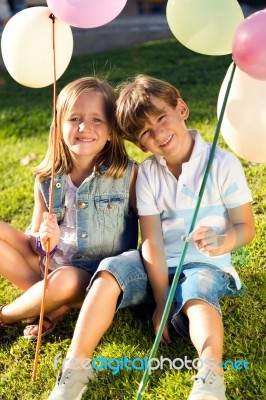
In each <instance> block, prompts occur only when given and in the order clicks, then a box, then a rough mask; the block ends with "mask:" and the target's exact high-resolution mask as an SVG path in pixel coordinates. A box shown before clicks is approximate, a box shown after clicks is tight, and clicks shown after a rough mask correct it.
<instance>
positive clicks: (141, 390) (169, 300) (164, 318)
mask: <svg viewBox="0 0 266 400" xmlns="http://www.w3.org/2000/svg"><path fill="white" fill-rule="evenodd" d="M235 67H236V65H235V63H234V65H233V69H232V72H231V76H230V79H229V82H228V85H227V90H226V93H225V97H224V101H223V105H222V108H221V112H220V115H219V119H218V123H217V127H216V130H215V134H214V139H213V143H212V147H211V151H210V156H209V160H208V163H207V166H206V170H205V173H204V176H203V180H202V184H201V187H200V191H199V195H198V200H197V203H196V207H195V210H194V214H193V217H192V222H191V225H190V229H189V234H190V233H191V232H192V231H193V229H194V227H195V223H196V219H197V215H198V212H199V208H200V204H201V200H202V196H203V193H204V190H205V186H206V183H207V179H208V175H209V172H210V168H211V165H212V162H213V158H214V154H215V149H216V144H217V141H218V137H219V133H220V128H221V124H222V119H223V116H224V112H225V107H226V103H227V100H228V96H229V92H230V88H231V85H232V81H233V76H234V72H235ZM188 244H189V243H188V242H184V245H183V249H182V253H181V257H180V261H179V265H178V267H177V268H176V271H175V275H174V278H173V282H172V285H171V288H170V292H169V295H168V298H167V301H166V305H165V309H164V312H163V316H162V320H161V323H160V326H159V330H158V332H157V335H156V337H155V340H154V343H153V346H152V349H151V352H150V356H149V360H148V363H147V368H146V369H145V371H144V374H143V377H142V380H141V382H140V384H139V388H138V392H137V396H136V400H141V399H142V397H143V394H144V390H145V387H146V385H147V381H148V378H149V363H150V360H151V359H152V358H154V357H155V355H156V352H157V349H158V346H159V344H160V340H161V337H162V334H163V330H164V328H165V324H166V321H167V319H168V316H169V312H170V308H171V305H172V302H173V298H174V294H175V290H176V287H177V284H178V280H179V276H180V273H181V269H182V265H183V262H184V259H185V255H186V251H187V247H188Z"/></svg>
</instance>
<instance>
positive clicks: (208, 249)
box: [191, 203, 255, 256]
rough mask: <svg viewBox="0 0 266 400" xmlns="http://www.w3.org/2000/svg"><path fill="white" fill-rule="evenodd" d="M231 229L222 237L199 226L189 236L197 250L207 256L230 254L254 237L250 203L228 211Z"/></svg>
mask: <svg viewBox="0 0 266 400" xmlns="http://www.w3.org/2000/svg"><path fill="white" fill-rule="evenodd" d="M228 214H229V218H230V222H231V224H232V225H231V228H230V229H229V230H228V231H227V232H225V233H224V234H222V235H218V234H217V233H215V232H214V231H213V230H212V229H211V228H210V227H206V226H200V227H199V228H197V229H195V230H194V232H193V234H192V235H191V241H193V242H194V243H195V244H196V246H197V247H198V249H199V250H200V251H201V252H202V253H204V254H206V255H208V256H220V255H222V254H225V253H230V252H232V251H234V250H236V249H238V248H240V247H243V246H245V245H246V244H248V243H250V242H251V241H252V239H253V238H254V236H255V224H254V217H253V213H252V207H251V203H246V204H243V205H241V206H239V207H235V208H230V209H228Z"/></svg>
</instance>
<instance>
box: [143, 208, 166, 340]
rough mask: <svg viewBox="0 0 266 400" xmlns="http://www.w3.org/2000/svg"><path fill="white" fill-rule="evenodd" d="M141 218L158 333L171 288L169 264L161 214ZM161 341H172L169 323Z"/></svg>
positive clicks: (146, 263)
mask: <svg viewBox="0 0 266 400" xmlns="http://www.w3.org/2000/svg"><path fill="white" fill-rule="evenodd" d="M139 220H140V230H141V237H142V256H143V260H144V264H145V268H146V272H147V275H148V278H149V281H150V284H151V286H152V290H153V294H154V298H155V302H156V309H155V312H154V315H153V325H154V330H155V334H157V331H158V329H159V325H160V322H161V318H162V315H163V311H164V308H165V304H166V300H167V295H168V288H169V279H168V266H167V264H166V259H165V254H164V246H163V237H162V226H161V220H160V216H159V215H148V216H140V217H139ZM161 341H162V342H163V343H170V341H171V339H170V336H169V332H168V324H167V326H166V327H165V329H164V332H163V336H162V339H161Z"/></svg>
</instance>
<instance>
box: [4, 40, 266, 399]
mask: <svg viewBox="0 0 266 400" xmlns="http://www.w3.org/2000/svg"><path fill="white" fill-rule="evenodd" d="M230 63H231V59H230V56H223V57H209V56H202V55H198V54H196V53H193V52H190V51H189V50H187V49H186V48H184V47H183V46H181V45H179V44H178V42H177V41H176V40H174V39H173V40H162V41H159V42H149V43H146V44H144V45H141V46H135V47H132V48H130V49H123V50H113V51H109V52H103V53H99V54H94V55H88V56H82V57H73V58H72V61H71V64H70V66H69V68H68V69H67V71H66V72H65V74H64V75H63V77H62V78H61V79H60V80H59V81H58V90H60V89H61V88H62V87H63V86H64V85H65V84H66V83H67V82H69V81H71V80H73V79H75V78H77V77H80V76H84V75H100V76H102V77H106V78H108V80H109V82H110V83H112V84H114V85H116V84H117V83H119V82H120V81H122V80H124V79H126V78H128V77H131V76H134V75H136V74H137V73H146V74H150V75H153V76H155V77H158V78H162V79H166V80H169V81H170V82H171V83H173V84H174V85H176V86H177V87H178V88H179V89H180V91H181V94H182V95H183V97H184V99H185V100H186V101H187V103H188V105H189V107H190V110H191V114H190V121H189V126H190V127H192V126H193V127H197V128H198V129H199V130H200V132H201V133H202V135H203V136H204V138H205V139H206V140H210V141H211V140H212V137H213V134H214V131H215V127H216V123H217V119H216V102H217V98H218V94H219V89H220V86H221V83H222V81H223V78H224V76H225V73H226V71H227V68H228V67H229V65H230ZM4 76H5V78H6V80H7V85H6V86H4V87H2V88H1V89H0V146H1V158H0V171H1V180H0V219H2V220H4V221H6V222H8V223H11V224H12V225H13V226H14V227H16V228H18V229H21V230H24V229H25V228H26V227H27V225H28V224H29V223H30V220H31V212H32V208H33V190H32V187H33V176H32V173H31V167H32V166H34V165H36V164H37V163H38V162H39V161H40V160H41V159H42V157H43V155H44V152H45V149H46V145H47V137H48V128H49V123H50V120H51V115H52V108H53V105H52V87H48V88H43V89H29V88H25V87H22V86H20V85H19V84H17V83H16V82H15V81H13V80H12V78H11V77H9V76H8V74H4ZM247 101H248V100H247ZM240 117H241V116H240ZM254 123H255V121H254ZM219 144H220V146H222V147H224V148H226V145H225V143H224V142H223V139H222V137H220V140H219ZM127 148H128V151H129V153H130V155H131V156H132V157H133V158H135V159H137V160H138V161H141V160H143V158H144V156H145V155H144V154H143V153H141V152H140V151H139V150H138V149H137V148H136V147H134V146H132V145H131V144H127ZM32 152H33V153H35V155H36V160H34V161H33V162H32V163H30V164H29V165H27V166H23V165H21V164H20V160H21V159H22V158H24V157H26V156H27V155H29V154H30V153H32ZM241 161H242V163H243V166H244V168H245V172H246V176H247V179H248V182H249V185H250V188H251V190H252V194H253V198H254V213H255V219H256V228H257V230H256V238H255V240H254V241H253V243H252V244H251V245H250V246H248V248H247V249H244V250H243V249H242V250H240V251H238V252H236V254H234V262H235V264H236V265H237V268H238V271H239V273H240V276H241V278H242V280H243V281H244V283H245V285H246V286H247V290H248V291H247V295H246V296H245V297H243V298H239V299H227V300H224V301H222V310H223V315H224V325H225V345H224V360H226V359H232V360H236V359H246V360H247V361H248V362H250V370H242V371H238V370H232V369H230V368H229V370H228V371H227V372H226V374H225V380H226V385H227V392H228V397H227V398H228V400H263V399H265V398H266V390H265V376H266V371H265V365H266V364H265V319H266V318H265V289H266V287H265V264H266V260H265V254H266V246H265V236H266V228H265V227H266V224H265V220H266V217H265V208H266V200H265V199H266V184H265V181H264V179H265V178H264V177H265V172H266V167H265V165H264V164H253V163H248V162H246V161H244V160H241ZM18 267H19V266H18ZM19 293H20V291H19V290H18V289H16V288H15V287H13V286H12V285H11V284H9V283H7V282H6V281H4V280H0V304H2V303H6V302H10V301H12V300H13V299H14V298H16V297H17V296H18V294H19ZM151 314H152V310H151V309H149V308H147V309H146V308H144V307H134V308H130V309H126V310H122V311H119V312H118V313H117V314H116V316H115V319H114V323H113V325H112V327H111V328H110V329H109V331H108V332H107V333H106V335H105V336H104V338H103V339H102V340H101V342H100V344H99V346H98V347H97V349H96V353H95V357H100V356H105V357H106V358H110V357H116V358H120V357H123V356H124V355H126V356H127V357H128V358H132V359H133V358H135V357H144V356H146V355H148V354H149V352H150V349H151V346H152V344H153V340H154V334H153V329H152V324H151ZM76 318H77V312H74V311H73V312H72V313H71V314H70V316H69V317H66V318H65V320H64V321H61V322H60V323H59V324H58V325H57V326H56V329H55V330H54V332H53V333H52V334H50V335H49V336H48V337H47V338H44V339H43V341H42V346H41V354H40V359H39V366H38V374H37V380H36V382H32V381H31V374H32V369H33V361H34V353H35V343H34V342H31V341H27V340H25V339H23V338H22V337H21V333H22V330H23V326H22V325H21V324H17V325H14V326H12V327H9V328H7V329H3V328H0V329H1V338H0V372H1V374H0V400H40V399H46V398H47V395H48V393H49V392H50V390H51V388H52V387H53V385H54V381H55V376H56V373H57V371H55V370H54V367H53V359H54V356H55V355H56V354H57V353H62V354H63V355H65V353H66V350H67V348H68V346H69V344H70V340H71V337H72V333H73V330H74V326H75V321H76ZM161 355H163V356H164V357H169V358H171V359H174V358H184V357H185V355H186V356H187V357H188V358H190V359H193V358H196V357H197V355H196V352H195V350H194V348H193V346H192V345H191V344H190V343H189V342H186V341H184V340H183V339H181V338H178V337H174V340H173V343H172V344H171V345H170V346H167V347H166V346H163V345H160V346H159V349H158V352H157V356H158V357H159V356H161ZM192 375H193V371H188V370H185V369H182V370H181V371H172V372H171V371H170V370H168V369H167V368H165V369H164V370H162V371H155V372H154V373H153V374H152V375H151V376H150V379H149V384H148V386H147V388H146V391H145V395H144V399H150V400H153V399H159V400H166V399H167V400H168V399H175V400H176V399H178V400H183V399H186V398H187V395H188V393H189V390H190V387H191V380H190V379H191V376H192ZM98 376H99V378H98V380H97V381H94V382H92V383H91V384H90V387H89V390H88V392H87V394H86V395H85V396H84V399H95V400H96V399H97V400H99V399H100V400H106V399H107V400H109V399H110V400H111V399H112V400H132V399H134V398H135V395H136V392H137V389H138V384H139V382H140V381H141V378H142V372H141V371H127V370H123V371H121V372H119V373H118V374H117V375H113V374H112V372H111V371H110V370H109V371H100V372H99V374H98Z"/></svg>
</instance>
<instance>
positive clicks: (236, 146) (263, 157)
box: [217, 65, 266, 163]
mask: <svg viewBox="0 0 266 400" xmlns="http://www.w3.org/2000/svg"><path fill="white" fill-rule="evenodd" d="M231 69H232V65H231V66H230V67H229V69H228V71H227V73H226V75H225V78H224V81H223V83H222V85H221V89H220V92H219V97H218V103H217V112H218V115H219V114H220V111H221V108H222V104H223V100H224V96H225V92H226V88H227V85H228V81H229V77H230V75H231ZM265 110H266V81H261V80H257V79H254V78H252V77H250V76H249V75H248V74H246V73H245V72H243V71H241V70H240V69H239V68H238V67H236V70H235V74H234V77H233V81H232V86H231V89H230V92H229V96H228V100H227V105H226V108H225V113H224V117H223V121H222V125H221V132H222V135H223V137H224V140H225V141H226V143H227V144H228V146H229V147H230V148H231V149H232V150H233V151H234V152H235V153H236V154H237V155H238V156H239V157H241V158H243V159H245V160H247V161H251V162H256V163H264V162H266V113H265Z"/></svg>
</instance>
